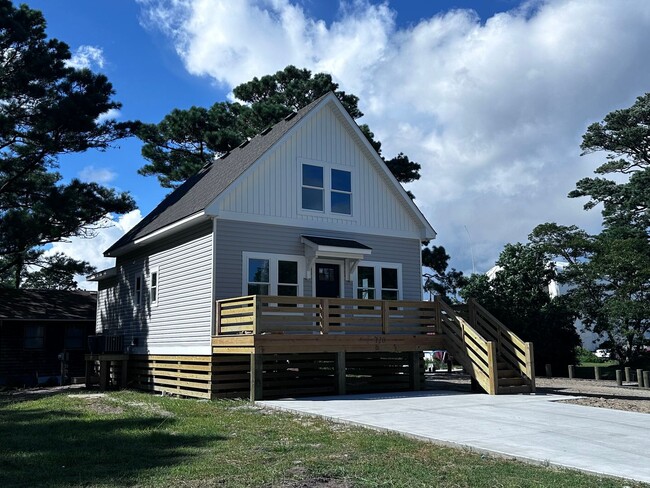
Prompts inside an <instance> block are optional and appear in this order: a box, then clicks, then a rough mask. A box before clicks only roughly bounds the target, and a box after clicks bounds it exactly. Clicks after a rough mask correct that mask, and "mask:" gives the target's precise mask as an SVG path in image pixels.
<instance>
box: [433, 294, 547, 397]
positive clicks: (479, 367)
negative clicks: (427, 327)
mask: <svg viewBox="0 0 650 488" xmlns="http://www.w3.org/2000/svg"><path fill="white" fill-rule="evenodd" d="M436 301H437V303H436V305H437V306H436V310H437V313H438V314H439V316H438V318H437V321H436V322H437V324H438V326H439V328H440V330H439V331H438V332H439V333H441V334H443V335H444V336H446V339H447V340H446V344H447V349H448V350H449V352H450V353H451V354H452V355H453V356H454V358H455V360H456V361H457V362H458V363H460V364H461V365H462V366H463V367H464V368H465V370H466V371H467V372H468V373H469V374H470V375H471V376H472V378H473V379H474V380H475V382H476V384H477V385H479V386H480V388H481V389H483V390H484V391H486V392H487V393H489V394H491V395H497V394H498V395H504V394H506V395H507V394H514V393H534V392H535V371H534V365H533V363H534V356H533V345H532V343H530V342H524V341H522V340H521V339H520V338H519V337H517V335H516V334H514V333H513V332H512V331H510V330H509V329H508V328H507V327H506V326H504V325H503V324H502V323H501V322H500V321H499V320H498V319H496V318H495V317H494V316H493V315H492V314H490V313H489V312H488V311H487V310H485V308H483V307H482V306H481V305H480V304H479V303H477V302H476V301H475V300H469V302H468V304H467V306H465V307H464V308H452V307H451V306H450V305H448V304H447V303H445V302H444V301H442V300H441V299H440V298H437V299H436Z"/></svg>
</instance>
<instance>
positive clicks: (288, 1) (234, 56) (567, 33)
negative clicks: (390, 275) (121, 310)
mask: <svg viewBox="0 0 650 488" xmlns="http://www.w3.org/2000/svg"><path fill="white" fill-rule="evenodd" d="M26 3H27V4H28V5H29V6H30V7H32V8H35V9H38V10H41V11H43V13H44V15H45V18H46V20H47V22H48V34H49V35H50V36H51V37H56V38H58V39H60V40H62V41H64V42H66V43H67V44H68V45H69V46H70V48H71V50H72V52H73V54H75V55H76V57H75V59H77V60H79V59H80V58H79V55H80V54H83V53H84V52H85V53H95V54H96V56H95V58H92V57H91V58H92V59H89V60H88V63H89V65H90V67H91V68H92V69H93V70H95V71H100V72H103V73H105V74H106V75H107V76H108V78H109V80H110V81H111V82H112V83H113V86H114V88H115V90H116V92H117V93H116V96H115V99H116V100H118V101H120V102H121V103H122V104H123V107H122V110H121V112H120V114H119V115H118V118H119V120H129V119H140V120H143V121H146V122H158V121H160V120H161V119H162V117H164V115H165V114H167V113H168V112H169V111H171V110H172V109H174V108H188V107H190V106H192V105H198V106H209V105H211V104H212V103H214V102H216V101H221V100H225V99H227V97H228V94H229V93H230V92H231V90H232V88H233V87H234V86H236V85H237V84H239V83H241V82H244V81H247V80H249V79H250V78H251V77H252V76H262V75H264V74H268V73H272V72H274V71H276V70H279V69H282V68H283V67H284V66H286V65H288V64H295V65H296V66H298V67H306V68H309V69H311V70H312V71H314V72H318V71H327V72H329V73H331V74H332V75H333V77H334V79H335V80H336V81H337V82H338V83H339V84H340V85H341V88H342V89H344V90H346V91H348V92H352V93H354V94H356V95H358V96H359V97H360V107H361V109H362V111H363V112H365V114H366V115H365V117H364V118H363V119H361V121H360V122H365V123H368V124H369V125H370V127H371V128H372V129H373V131H374V132H375V134H376V135H377V136H378V137H379V139H380V140H381V141H382V142H383V148H384V154H385V155H386V156H388V157H391V156H392V155H394V154H396V153H397V152H399V151H403V152H405V153H406V154H408V155H409V156H410V157H411V158H412V159H415V160H416V161H418V162H420V163H421V164H422V166H423V167H422V171H421V173H422V179H421V180H420V181H419V182H417V183H415V184H412V185H411V186H409V189H411V190H412V191H413V192H414V193H415V195H416V197H417V200H416V202H417V203H418V204H419V206H420V207H421V209H422V210H423V212H424V214H425V215H426V216H427V218H428V219H429V220H430V222H431V223H432V225H433V226H434V228H435V229H436V230H437V231H438V234H439V239H438V241H437V244H439V245H444V246H445V247H446V248H447V250H448V252H449V253H450V254H451V255H452V259H453V263H452V264H453V265H454V266H455V267H457V268H459V269H462V270H464V271H471V269H472V260H471V250H473V251H474V255H475V261H476V268H477V271H481V272H483V271H486V270H487V269H488V268H489V267H490V266H491V265H492V263H493V262H494V260H495V258H496V257H497V256H498V253H499V251H500V250H501V248H502V247H503V244H505V243H506V242H514V241H524V240H525V239H526V236H527V234H528V233H529V232H530V231H531V230H532V228H533V227H534V226H535V225H537V224H539V223H542V222H545V221H558V222H560V223H564V224H569V223H575V224H577V225H581V226H583V227H585V228H587V229H588V230H595V229H596V228H597V226H598V222H599V216H598V214H597V212H593V211H592V212H589V213H587V212H584V211H583V210H582V203H583V202H579V201H576V200H569V199H567V198H566V194H567V193H568V192H569V191H570V190H571V189H572V188H573V186H574V183H575V181H577V180H578V179H579V178H581V177H585V176H589V175H590V174H591V172H592V171H593V168H595V165H596V162H597V161H598V157H591V158H580V156H579V152H580V151H579V143H580V136H581V134H582V133H584V130H585V128H586V127H587V125H588V124H589V123H591V122H594V121H597V120H601V119H602V117H603V116H604V115H605V114H606V113H607V112H609V111H611V110H613V109H615V108H620V107H625V106H629V105H630V104H631V103H633V101H634V99H635V97H636V96H639V95H641V94H643V93H645V92H647V91H649V87H650V54H649V51H648V49H647V46H648V45H650V2H647V1H645V0H626V1H625V2H611V1H609V0H548V1H528V2H525V3H522V2H518V1H514V0H494V1H487V0H474V1H470V0H462V1H461V0H458V1H453V0H451V1H447V0H444V1H443V0H427V1H421V0H420V1H417V0H405V1H388V2H376V1H372V2H371V1H366V0H356V1H347V2H344V3H339V2H335V1H317V0H302V1H298V0H239V1H237V2H235V1H223V0H194V1H187V0H179V1H178V0H177V1H170V0H139V1H137V2H130V1H126V0H120V1H114V0H93V1H85V2H84V1H78V0H57V1H52V0H32V1H29V0H28V1H27V2H26ZM119 146H120V147H119V149H113V150H109V151H107V152H105V153H88V154H83V155H75V156H72V157H69V158H65V159H63V160H62V167H61V171H62V173H63V174H64V175H65V176H66V177H73V176H82V177H85V178H94V179H98V180H100V181H103V182H105V183H106V184H108V185H111V186H114V187H116V188H119V189H120V190H126V191H129V192H131V193H132V194H133V196H134V197H135V199H136V201H137V203H138V205H139V207H140V211H141V213H142V214H146V213H147V212H148V211H149V210H151V209H152V208H153V206H155V205H156V204H157V203H158V202H159V201H160V200H161V199H162V198H163V196H164V195H165V194H166V193H167V190H164V189H162V188H160V187H159V185H158V183H157V180H156V179H155V178H154V177H142V176H139V175H138V174H137V169H138V168H140V167H141V166H142V165H143V164H144V163H145V161H144V160H143V159H142V158H141V156H140V143H139V141H137V140H130V141H121V142H119ZM137 218H138V215H137V214H136V215H132V216H130V217H129V218H128V219H126V220H123V221H122V222H120V223H119V225H118V226H117V227H115V228H113V229H112V230H107V231H106V232H103V233H102V234H101V235H100V236H98V239H97V240H95V241H90V242H89V241H77V240H75V241H73V242H72V243H71V244H68V245H67V247H66V246H58V247H57V249H58V250H63V251H64V252H69V253H71V254H74V255H76V256H82V257H84V258H85V259H88V260H90V261H91V262H92V263H93V264H95V265H97V266H99V267H102V266H110V265H111V263H110V261H109V260H103V259H101V251H102V250H103V249H105V248H106V247H108V245H110V244H111V243H112V242H111V241H112V240H114V239H116V238H117V237H119V235H120V234H121V233H122V232H124V230H125V229H126V228H127V227H128V226H129V225H132V224H133V223H134V222H135V221H137ZM466 229H467V230H466ZM468 232H469V237H468Z"/></svg>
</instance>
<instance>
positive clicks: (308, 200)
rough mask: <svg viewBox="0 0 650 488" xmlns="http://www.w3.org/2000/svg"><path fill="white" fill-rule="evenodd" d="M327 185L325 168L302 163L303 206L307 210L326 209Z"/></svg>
mask: <svg viewBox="0 0 650 488" xmlns="http://www.w3.org/2000/svg"><path fill="white" fill-rule="evenodd" d="M324 192H325V185H324V179H323V168H322V167H321V166H314V165H312V164H303V165H302V208H304V209H305V210H318V211H321V212H322V211H323V210H324V205H323V204H324V200H325V199H324V198H323V194H324Z"/></svg>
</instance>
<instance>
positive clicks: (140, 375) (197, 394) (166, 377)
mask: <svg viewBox="0 0 650 488" xmlns="http://www.w3.org/2000/svg"><path fill="white" fill-rule="evenodd" d="M129 378H130V383H131V385H132V386H133V387H135V388H137V389H141V390H149V391H158V392H165V393H172V394H176V395H181V396H187V397H193V398H212V393H211V381H212V356H171V355H170V356H164V355H155V356H154V355H151V356H147V355H134V356H131V357H130V358H129Z"/></svg>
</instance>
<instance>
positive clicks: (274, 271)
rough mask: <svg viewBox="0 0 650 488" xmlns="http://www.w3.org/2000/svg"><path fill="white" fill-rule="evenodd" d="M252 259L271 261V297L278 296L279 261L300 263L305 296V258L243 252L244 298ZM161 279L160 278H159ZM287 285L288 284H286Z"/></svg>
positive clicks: (301, 293)
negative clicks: (249, 262)
mask: <svg viewBox="0 0 650 488" xmlns="http://www.w3.org/2000/svg"><path fill="white" fill-rule="evenodd" d="M250 259H268V261H269V295H271V296H277V294H278V279H279V275H278V261H295V262H297V263H298V283H297V284H298V296H299V297H301V296H304V295H303V284H304V283H303V282H304V280H303V277H304V276H305V257H304V256H298V255H293V254H269V253H262V252H250V251H243V252H242V296H247V295H248V261H249V260H250ZM159 279H160V278H159ZM285 284H286V283H285Z"/></svg>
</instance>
